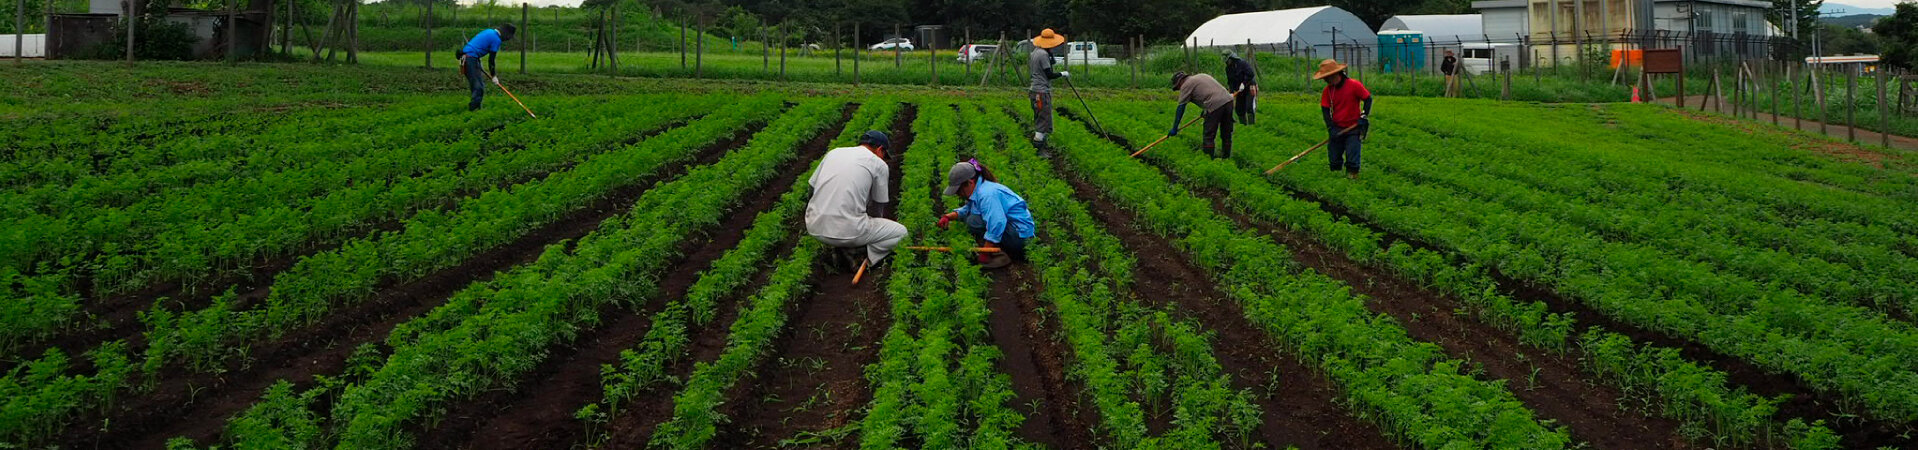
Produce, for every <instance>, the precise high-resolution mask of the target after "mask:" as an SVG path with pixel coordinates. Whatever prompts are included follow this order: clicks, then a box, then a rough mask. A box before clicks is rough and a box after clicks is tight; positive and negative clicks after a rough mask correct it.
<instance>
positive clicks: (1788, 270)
mask: <svg viewBox="0 0 1918 450" xmlns="http://www.w3.org/2000/svg"><path fill="white" fill-rule="evenodd" d="M1417 120H1418V121H1420V122H1421V123H1423V121H1424V120H1426V119H1425V118H1418V119H1417ZM1431 120H1434V121H1437V122H1439V123H1444V120H1446V119H1437V118H1433V119H1431ZM1461 128H1462V129H1461ZM1444 129H1447V130H1452V131H1450V132H1451V133H1468V132H1473V131H1477V130H1476V129H1472V128H1463V127H1450V126H1447V127H1445V128H1444ZM1402 130H1403V131H1401V130H1392V133H1390V134H1386V135H1384V136H1382V137H1383V138H1385V139H1390V141H1388V142H1393V143H1396V142H1413V143H1416V142H1439V141H1443V142H1447V144H1448V145H1447V147H1448V148H1450V149H1453V150H1454V151H1449V152H1439V153H1413V154H1408V155H1406V156H1407V158H1406V160H1405V162H1406V164H1405V165H1406V166H1407V167H1405V169H1406V170H1407V171H1408V172H1412V171H1413V170H1416V171H1417V172H1416V173H1418V174H1419V175H1418V177H1420V178H1421V179H1426V180H1430V181H1431V182H1433V183H1437V184H1443V185H1446V186H1451V187H1454V188H1455V189H1458V190H1461V191H1466V192H1471V193H1472V194H1474V195H1475V196H1477V197H1478V198H1482V199H1486V200H1487V201H1495V202H1497V203H1500V204H1504V205H1507V206H1510V207H1512V208H1514V209H1522V210H1534V211H1540V212H1549V213H1551V214H1553V215H1555V216H1557V217H1559V218H1561V219H1562V220H1565V221H1567V222H1571V223H1574V224H1576V225H1579V226H1582V227H1585V228H1588V229H1591V230H1592V231H1593V232H1596V233H1599V234H1600V235H1601V236H1605V237H1607V238H1608V239H1613V240H1621V241H1630V242H1641V243H1644V244H1648V245H1652V246H1656V247H1658V248H1661V249H1665V250H1666V251H1669V252H1671V253H1673V254H1675V255H1682V256H1686V257H1688V258H1690V259H1695V260H1699V261H1701V262H1707V263H1711V264H1713V265H1715V266H1717V267H1720V268H1722V269H1725V270H1729V271H1735V272H1737V273H1740V274H1744V275H1746V276H1749V277H1751V278H1753V279H1754V280H1757V281H1760V282H1766V283H1774V282H1775V283H1781V284H1783V285H1785V286H1789V287H1792V288H1794V289H1798V290H1800V291H1803V292H1806V293H1809V294H1814V295H1818V296H1821V297H1826V298H1830V299H1835V300H1837V301H1841V302H1853V303H1858V304H1860V305H1861V306H1870V307H1875V308H1877V309H1880V310H1883V311H1887V312H1891V313H1899V314H1904V315H1906V316H1910V315H1911V313H1912V312H1913V311H1914V310H1915V309H1918V287H1913V285H1911V284H1910V283H1908V282H1906V280H1909V279H1911V278H1912V277H1914V276H1918V261H1915V260H1914V259H1913V258H1912V257H1911V256H1909V255H1905V254H1901V253H1900V252H1899V251H1898V250H1897V249H1896V248H1897V246H1898V245H1899V242H1898V237H1897V235H1896V234H1895V233H1894V232H1892V231H1890V230H1889V229H1886V228H1884V226H1883V225H1874V226H1873V227H1875V228H1876V230H1873V228H1872V227H1865V226H1861V225H1858V224H1855V223H1850V222H1842V221H1841V222H1832V221H1830V220H1827V219H1825V218H1822V217H1811V218H1799V219H1791V218H1781V217H1779V216H1777V215H1776V214H1774V213H1772V212H1771V211H1768V210H1766V209H1765V207H1764V206H1763V205H1760V204H1757V203H1755V202H1750V201H1745V200H1742V199H1738V198H1732V197H1728V196H1725V195H1723V194H1720V193H1717V192H1714V190H1715V189H1713V188H1711V187H1710V185H1712V184H1715V183H1724V182H1730V181H1729V180H1727V181H1718V180H1713V179H1710V178H1706V177H1705V175H1706V174H1709V173H1711V172H1708V171H1702V170H1687V171H1683V172H1676V173H1671V174H1659V173H1646V172H1647V171H1645V170H1617V169H1613V170H1605V171H1597V172H1590V175H1589V176H1583V177H1577V178H1576V179H1571V177H1561V176H1554V174H1560V173H1568V172H1573V171H1585V170H1589V168H1587V167H1584V166H1581V165H1579V164H1577V163H1574V162H1570V161H1568V160H1575V159H1578V158H1571V157H1567V156H1566V154H1569V153H1575V152H1578V150H1573V148H1582V147H1585V146H1562V147H1568V148H1558V149H1550V151H1549V152H1548V149H1546V148H1542V147H1546V146H1547V145H1549V144H1542V143H1538V142H1530V143H1526V144H1519V143H1510V142H1481V141H1480V140H1476V139H1473V140H1461V139H1456V138H1455V137H1452V136H1448V135H1446V134H1439V135H1436V136H1435V135H1430V134H1424V133H1423V132H1421V130H1418V129H1402ZM1504 139H1505V138H1502V137H1501V138H1496V139H1494V140H1495V141H1503V140H1504ZM1528 147H1529V148H1528ZM1457 150H1469V151H1457ZM1639 151H1643V150H1642V149H1635V150H1632V151H1625V150H1612V149H1597V150H1596V151H1590V152H1589V153H1590V154H1592V155H1593V156H1596V157H1598V158H1602V159H1598V161H1605V162H1608V163H1613V164H1617V163H1616V162H1615V161H1613V160H1614V159H1622V158H1612V157H1611V155H1630V154H1632V152H1639ZM1413 164H1416V165H1415V166H1414V165H1413ZM1461 164H1471V165H1474V166H1477V170H1471V171H1459V170H1453V168H1455V167H1458V166H1459V165H1461ZM1740 170H1741V171H1743V172H1751V170H1749V169H1742V168H1741V169H1740ZM1668 177H1669V178H1675V179H1674V180H1668ZM1688 178H1703V179H1697V180H1692V179H1688ZM1514 181H1518V182H1521V183H1518V184H1515V183H1514ZM1742 182H1747V183H1749V182H1750V180H1743V181H1742ZM1593 183H1598V184H1601V185H1605V186H1608V187H1609V188H1605V189H1593V187H1592V186H1591V185H1592V184H1593ZM1755 184H1797V183H1796V182H1793V181H1790V180H1785V179H1782V178H1781V179H1776V180H1771V181H1766V182H1762V183H1755ZM1827 189H1828V188H1827ZM1780 196H1788V195H1782V194H1781V195H1780ZM1883 200H1884V199H1879V200H1878V201H1883ZM1852 230H1856V231H1859V232H1860V233H1852V232H1848V231H1852ZM1872 231H1876V233H1870V234H1875V235H1877V236H1869V235H1866V234H1864V233H1869V232H1872Z"/></svg>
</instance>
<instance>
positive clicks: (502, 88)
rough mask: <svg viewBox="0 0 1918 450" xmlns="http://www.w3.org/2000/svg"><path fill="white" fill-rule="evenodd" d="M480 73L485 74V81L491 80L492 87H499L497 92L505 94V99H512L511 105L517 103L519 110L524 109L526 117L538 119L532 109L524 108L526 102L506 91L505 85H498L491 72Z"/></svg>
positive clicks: (497, 80)
mask: <svg viewBox="0 0 1918 450" xmlns="http://www.w3.org/2000/svg"><path fill="white" fill-rule="evenodd" d="M480 73H484V74H486V78H487V79H489V80H493V85H494V86H499V90H500V92H505V93H506V97H507V98H511V99H513V103H518V104H519V109H524V110H526V115H528V116H533V118H534V119H538V118H539V115H538V114H533V109H532V108H527V107H526V102H522V101H519V96H515V95H513V91H510V90H507V89H506V85H504V84H499V77H495V76H493V73H492V72H487V71H486V69H480Z"/></svg>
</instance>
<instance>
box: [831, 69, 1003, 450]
mask: <svg viewBox="0 0 1918 450" xmlns="http://www.w3.org/2000/svg"><path fill="white" fill-rule="evenodd" d="M918 111H919V113H918V117H917V119H916V120H915V121H914V122H913V124H912V128H913V131H914V138H913V139H914V141H913V145H912V151H908V152H906V153H905V155H904V156H903V160H902V162H901V163H900V170H902V171H903V174H902V181H901V185H900V187H899V190H900V195H898V196H897V197H896V199H897V201H898V205H899V208H898V209H897V211H898V214H899V216H898V217H899V221H900V223H902V224H904V225H905V226H906V228H907V229H910V230H921V231H918V232H917V233H918V234H916V235H914V236H912V237H911V239H926V240H922V241H919V242H920V245H927V244H932V245H941V244H946V245H956V246H958V247H961V248H970V247H971V246H972V242H971V239H970V238H965V237H964V236H962V235H953V234H945V235H943V237H944V239H940V237H942V235H941V234H939V233H933V232H931V231H930V230H934V229H935V228H934V227H933V224H932V222H933V219H934V218H936V217H938V214H940V213H941V211H939V210H938V207H937V206H935V204H934V203H933V202H932V198H931V197H930V196H928V195H926V194H928V193H929V192H928V190H931V189H934V187H935V183H937V182H939V180H943V179H944V178H943V177H941V176H940V175H939V174H942V173H944V169H943V167H941V166H943V165H944V163H947V162H950V161H954V160H955V159H956V158H957V154H956V153H955V152H954V146H955V144H956V143H957V139H958V138H959V136H958V129H957V126H956V124H955V122H956V119H957V115H956V113H955V112H954V111H953V109H952V106H951V105H950V104H938V103H922V104H920V105H919V107H918ZM962 238H963V239H962ZM892 258H894V259H895V260H894V261H893V268H892V273H891V274H890V278H889V279H888V283H887V286H886V291H887V294H888V296H889V300H890V304H891V312H892V327H891V328H890V329H888V330H887V332H886V335H885V338H884V340H883V341H882V342H881V344H880V348H879V361H878V362H876V363H874V364H873V365H871V366H868V367H867V368H866V378H867V379H868V381H870V384H871V385H872V386H873V400H872V404H871V405H870V406H869V407H868V408H867V414H866V417H865V419H863V420H862V422H861V423H860V427H859V429H860V442H859V447H860V448H864V449H871V450H879V449H892V448H901V447H904V446H906V445H908V444H907V443H908V442H914V443H918V444H919V446H921V447H925V448H962V447H972V448H983V449H1004V448H1012V447H1015V446H1018V445H1020V444H1019V441H1018V440H1017V439H1016V438H1015V437H1014V436H1013V434H1012V431H1013V430H1014V429H1016V428H1018V426H1019V424H1020V423H1021V422H1023V421H1024V420H1025V418H1024V417H1023V416H1021V415H1020V414H1019V413H1018V412H1016V411H1014V410H1013V409H1012V408H1011V407H1010V406H1009V405H1007V403H1009V402H1010V401H1011V400H1012V398H1013V393H1012V389H1011V380H1010V378H1009V377H1007V376H1006V375H1004V374H1001V373H999V372H998V371H997V369H996V368H995V364H994V362H995V361H996V360H998V359H1000V358H1002V357H1003V355H1002V354H1001V353H1000V350H999V349H998V347H996V346H994V345H992V343H991V340H990V337H988V336H987V335H986V330H985V323H986V319H987V317H988V316H989V314H990V313H989V312H988V310H987V309H986V301H985V296H986V292H987V285H988V283H989V280H987V278H986V276H985V274H984V273H981V272H980V270H979V267H978V266H977V265H975V264H973V263H972V262H971V255H960V254H952V253H925V252H898V253H895V254H894V255H893V256H892Z"/></svg>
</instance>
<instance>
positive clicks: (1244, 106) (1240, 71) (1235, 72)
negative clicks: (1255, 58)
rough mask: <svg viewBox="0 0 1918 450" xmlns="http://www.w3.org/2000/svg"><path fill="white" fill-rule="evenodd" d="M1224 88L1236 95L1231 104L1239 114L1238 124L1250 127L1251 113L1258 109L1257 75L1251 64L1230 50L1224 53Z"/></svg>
mask: <svg viewBox="0 0 1918 450" xmlns="http://www.w3.org/2000/svg"><path fill="white" fill-rule="evenodd" d="M1225 87H1226V89H1227V90H1230V91H1232V92H1235V93H1237V95H1236V96H1235V97H1234V98H1233V99H1232V102H1233V105H1234V108H1235V109H1237V112H1238V114H1239V123H1243V124H1246V125H1251V124H1252V113H1253V112H1254V111H1256V110H1257V107H1258V96H1259V74H1258V71H1256V70H1253V69H1252V62H1250V61H1246V60H1245V59H1244V58H1240V57H1239V54H1238V53H1234V52H1232V51H1231V50H1226V51H1225Z"/></svg>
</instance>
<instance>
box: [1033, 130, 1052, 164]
mask: <svg viewBox="0 0 1918 450" xmlns="http://www.w3.org/2000/svg"><path fill="white" fill-rule="evenodd" d="M1033 136H1036V137H1038V139H1034V140H1033V141H1032V148H1034V149H1038V150H1039V157H1040V158H1044V159H1052V145H1051V144H1047V143H1046V134H1045V133H1033Z"/></svg>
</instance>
